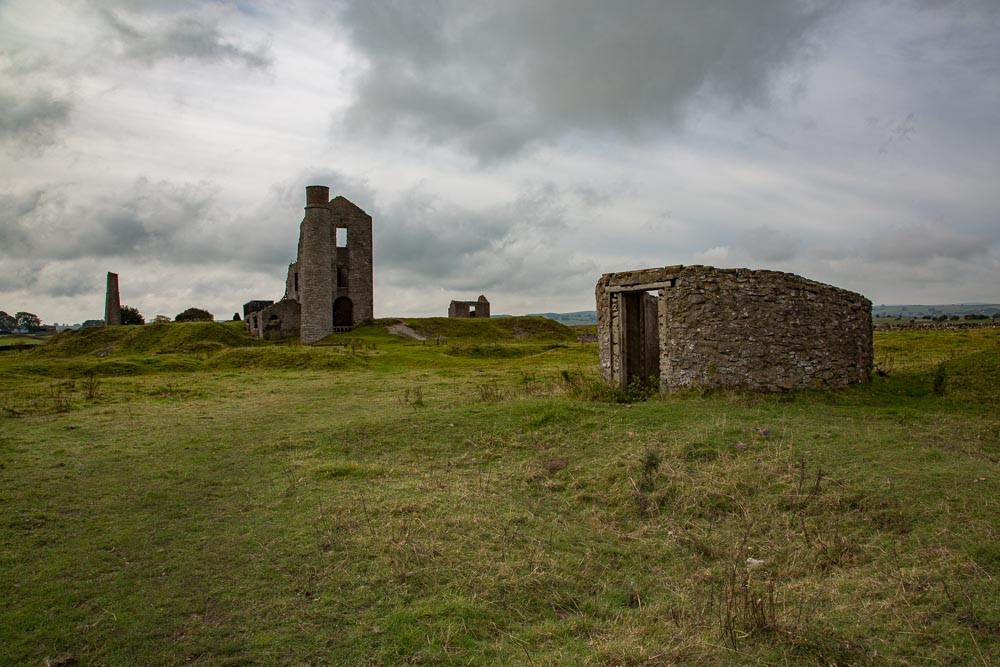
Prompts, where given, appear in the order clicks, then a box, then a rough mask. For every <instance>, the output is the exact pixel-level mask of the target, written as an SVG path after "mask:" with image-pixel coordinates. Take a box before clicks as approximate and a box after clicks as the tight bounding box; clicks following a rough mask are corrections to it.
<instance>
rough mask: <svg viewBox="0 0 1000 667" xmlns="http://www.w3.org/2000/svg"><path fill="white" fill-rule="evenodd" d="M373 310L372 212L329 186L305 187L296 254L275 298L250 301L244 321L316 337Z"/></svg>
mask: <svg viewBox="0 0 1000 667" xmlns="http://www.w3.org/2000/svg"><path fill="white" fill-rule="evenodd" d="M373 314H374V282H373V276H372V218H371V216H370V215H368V214H367V213H365V212H364V211H363V210H361V209H360V208H358V207H357V206H355V205H354V204H352V203H351V202H350V201H348V200H347V199H345V198H344V197H336V198H335V199H330V188H328V187H326V186H323V185H310V186H307V187H306V207H305V217H303V219H302V224H301V225H300V226H299V247H298V255H297V258H296V260H295V261H294V262H292V263H291V264H290V265H289V266H288V276H287V277H286V279H285V295H284V297H282V299H281V300H280V301H278V302H277V303H272V302H269V301H250V302H247V303H246V304H244V306H243V321H244V322H245V323H246V325H247V328H248V329H249V331H250V332H251V333H252V334H254V335H256V336H260V337H261V338H268V339H272V340H273V339H278V338H288V337H292V336H299V337H300V339H301V340H302V342H303V343H307V344H308V343H315V342H316V341H318V340H320V339H322V338H325V337H326V336H329V335H330V334H332V333H342V332H346V331H350V330H351V329H353V328H354V327H355V326H357V325H358V324H360V323H361V322H364V321H365V320H369V319H371V318H372V317H373Z"/></svg>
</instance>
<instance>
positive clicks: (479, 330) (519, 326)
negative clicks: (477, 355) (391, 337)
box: [356, 317, 576, 342]
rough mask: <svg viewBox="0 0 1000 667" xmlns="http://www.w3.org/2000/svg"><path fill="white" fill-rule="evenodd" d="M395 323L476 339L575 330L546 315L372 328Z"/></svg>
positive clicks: (556, 336) (544, 336)
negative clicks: (545, 316)
mask: <svg viewBox="0 0 1000 667" xmlns="http://www.w3.org/2000/svg"><path fill="white" fill-rule="evenodd" d="M393 324H405V325H407V326H409V327H410V328H411V329H413V330H414V331H416V332H417V333H419V334H420V335H421V336H426V337H427V338H447V339H448V340H468V341H477V342H504V341H506V342H516V341H571V340H576V332H575V331H573V330H572V329H570V328H569V327H567V326H566V325H564V324H560V323H559V322H556V321H555V320H549V319H546V318H544V317H502V318H495V319H494V318H483V319H475V318H469V319H464V318H450V317H424V318H407V319H382V320H375V322H374V323H373V324H372V325H370V327H363V328H361V329H358V330H356V331H357V332H358V333H361V332H362V330H363V329H368V328H371V327H378V328H379V329H381V330H383V331H384V330H385V328H386V327H388V326H391V325H393Z"/></svg>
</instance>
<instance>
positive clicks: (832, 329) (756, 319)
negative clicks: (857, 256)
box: [596, 266, 873, 392]
mask: <svg viewBox="0 0 1000 667" xmlns="http://www.w3.org/2000/svg"><path fill="white" fill-rule="evenodd" d="M596 296H597V337H598V348H599V354H600V369H601V376H602V378H603V379H604V381H605V382H606V383H607V384H608V385H610V386H613V387H620V388H623V389H625V388H629V387H632V386H635V385H636V384H650V383H652V384H658V385H659V389H660V391H661V392H668V391H674V390H678V389H686V388H691V387H705V388H725V389H751V390H764V391H782V390H789V389H802V388H809V387H831V386H838V385H846V384H850V383H857V382H868V381H869V380H870V379H871V369H872V359H873V353H872V321H871V302H870V301H869V300H868V299H866V298H865V297H863V296H861V295H860V294H856V293H854V292H849V291H847V290H843V289H840V288H838V287H833V286H831V285H824V284H823V283H818V282H815V281H812V280H808V279H806V278H802V277H801V276H797V275H793V274H790V273H781V272H778V271H751V270H749V269H717V268H713V267H710V266H668V267H664V268H654V269H643V270H638V271H626V272H621V273H607V274H604V275H603V276H601V279H600V280H599V281H598V282H597V288H596Z"/></svg>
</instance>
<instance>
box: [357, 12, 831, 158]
mask: <svg viewBox="0 0 1000 667" xmlns="http://www.w3.org/2000/svg"><path fill="white" fill-rule="evenodd" d="M828 4H830V3H815V2H814V3H806V2H797V1H795V0H761V1H760V2H753V3H732V2H721V1H706V0H699V1H693V0H692V1H688V2H671V3H664V2H660V1H659V0H655V1H654V0H648V1H636V2H628V3H620V4H613V3H607V2H603V1H602V0H588V1H581V0H553V1H550V2H534V1H529V0H523V1H510V2H496V3H487V4H483V3H467V2H464V1H460V0H442V1H440V2H435V3H393V4H386V3H373V2H366V1H361V0H358V1H348V2H345V3H344V4H343V5H342V12H341V20H342V22H343V23H344V25H345V26H346V28H347V29H348V35H349V37H350V38H351V39H352V41H353V44H354V46H355V47H356V48H357V50H358V51H360V53H361V54H362V55H363V56H364V57H366V58H367V60H368V61H369V69H368V70H367V72H366V73H365V74H363V75H362V76H360V78H359V79H358V81H357V84H356V90H355V94H356V97H355V99H354V101H353V104H352V106H351V107H350V109H349V110H348V112H347V115H346V117H345V121H346V122H347V125H348V127H350V128H352V129H362V130H368V131H371V132H373V133H381V132H384V131H385V129H387V128H394V129H397V130H404V131H407V132H411V133H418V134H419V135H422V136H423V137H424V138H425V139H427V140H429V141H433V142H447V143H450V144H455V145H458V146H460V147H462V148H464V149H465V150H468V151H470V152H472V153H473V154H475V155H477V156H478V157H480V158H481V159H493V158H498V157H503V156H505V155H509V154H512V153H515V152H517V151H519V150H521V149H523V148H524V147H525V146H527V145H529V144H532V143H534V142H543V143H549V142H553V141H556V140H558V139H560V138H561V137H563V136H565V135H567V134H570V133H573V132H575V131H580V130H584V131H596V132H598V133H607V134H617V135H623V136H633V137H634V136H638V135H642V134H644V133H645V132H646V131H649V130H657V129H660V128H663V127H666V126H671V125H673V124H676V123H677V122H678V121H679V120H680V119H681V118H683V116H684V114H685V112H686V110H687V109H688V105H689V103H690V102H691V101H692V99H694V98H695V97H696V96H698V95H706V96H711V97H713V98H715V99H717V100H723V101H725V102H726V103H728V104H731V105H735V106H740V105H743V104H747V103H760V102H763V101H765V100H766V99H767V97H768V91H769V84H770V82H771V79H772V77H773V75H775V74H776V73H778V72H780V71H781V70H782V68H783V66H785V65H787V64H788V63H790V62H791V61H792V60H794V59H795V58H797V57H800V56H801V55H802V54H803V53H804V52H806V50H807V40H808V37H809V36H810V34H811V31H812V30H813V29H814V28H816V27H817V25H818V24H819V22H820V20H821V18H822V17H823V16H824V15H825V14H826V10H825V7H826V6H827V5H828Z"/></svg>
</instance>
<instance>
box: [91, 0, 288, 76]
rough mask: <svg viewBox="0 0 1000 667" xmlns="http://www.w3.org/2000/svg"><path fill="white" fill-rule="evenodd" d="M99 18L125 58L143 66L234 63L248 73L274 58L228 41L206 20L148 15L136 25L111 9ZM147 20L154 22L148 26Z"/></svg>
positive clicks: (264, 51)
mask: <svg viewBox="0 0 1000 667" xmlns="http://www.w3.org/2000/svg"><path fill="white" fill-rule="evenodd" d="M100 16H101V18H102V19H103V21H104V23H105V24H106V25H107V26H108V28H109V29H110V31H111V34H112V35H113V36H114V38H115V39H116V41H117V42H118V43H119V44H120V46H121V48H122V52H123V55H124V56H125V57H126V58H129V59H133V60H136V61H139V62H143V63H154V62H156V61H158V60H168V59H176V60H197V61H200V62H206V63H216V62H226V61H230V62H234V63H237V64H240V65H243V66H244V67H247V68H249V69H267V68H269V67H270V66H271V65H272V64H273V57H272V55H271V53H270V50H269V48H268V47H267V45H259V46H257V47H255V48H252V49H248V48H244V47H243V46H241V45H239V44H236V43H234V42H232V41H230V40H229V39H228V38H227V37H226V36H225V35H223V34H222V32H221V30H219V27H218V25H216V23H215V22H213V21H212V20H211V19H209V18H205V17H204V16H199V15H184V16H177V17H164V18H159V17H155V16H153V15H150V14H147V15H144V16H142V17H141V18H143V19H145V21H144V22H143V23H142V24H139V23H138V22H136V21H135V20H134V19H132V18H131V17H130V18H123V17H122V15H121V14H120V13H118V12H115V11H113V10H110V9H102V10H100ZM150 18H153V19H155V20H153V21H152V22H150Z"/></svg>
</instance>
